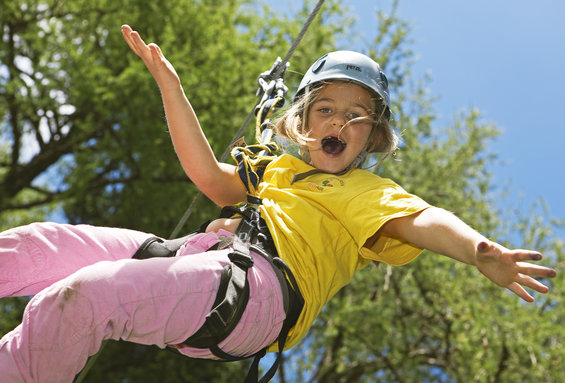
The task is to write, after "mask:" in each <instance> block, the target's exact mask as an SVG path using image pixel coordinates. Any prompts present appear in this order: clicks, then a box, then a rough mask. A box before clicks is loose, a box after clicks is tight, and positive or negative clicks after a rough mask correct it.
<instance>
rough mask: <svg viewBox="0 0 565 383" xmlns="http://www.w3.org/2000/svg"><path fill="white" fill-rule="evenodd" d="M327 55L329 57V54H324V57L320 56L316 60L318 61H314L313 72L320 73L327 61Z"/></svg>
mask: <svg viewBox="0 0 565 383" xmlns="http://www.w3.org/2000/svg"><path fill="white" fill-rule="evenodd" d="M326 57H328V55H327V54H326V55H324V56H322V57H320V58H319V59H318V61H316V62H315V63H314V65H312V72H313V73H318V72H319V71H320V70H321V69H322V67H323V66H324V64H325V63H326Z"/></svg>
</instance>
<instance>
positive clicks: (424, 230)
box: [381, 207, 555, 302]
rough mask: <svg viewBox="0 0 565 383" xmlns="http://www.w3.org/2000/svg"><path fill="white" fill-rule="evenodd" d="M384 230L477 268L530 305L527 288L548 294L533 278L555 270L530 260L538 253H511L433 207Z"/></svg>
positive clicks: (543, 286) (395, 222) (392, 221)
mask: <svg viewBox="0 0 565 383" xmlns="http://www.w3.org/2000/svg"><path fill="white" fill-rule="evenodd" d="M381 231H382V232H383V233H385V234H387V235H389V236H392V237H395V238H400V239H402V240H404V241H407V242H410V243H412V244H414V245H416V246H418V247H421V248H424V249H428V250H431V251H433V252H436V253H439V254H443V255H446V256H448V257H451V258H453V259H456V260H458V261H461V262H464V263H467V264H470V265H475V266H476V267H477V268H478V269H479V271H480V272H481V273H483V274H484V275H485V276H486V277H487V278H489V279H490V280H491V281H492V282H494V283H496V284H497V285H499V286H501V287H505V288H508V289H509V290H510V291H512V292H513V293H515V294H516V295H518V296H519V297H520V298H522V299H524V300H525V301H527V302H533V301H534V298H533V297H532V296H531V295H530V294H529V293H528V292H527V291H526V290H525V289H524V287H528V288H531V289H533V290H535V291H538V292H540V293H547V291H548V290H549V289H548V288H547V286H545V285H543V284H542V283H540V282H538V281H537V280H536V279H534V277H542V278H552V277H554V276H555V270H553V269H550V268H548V267H543V266H539V265H536V264H532V263H529V262H527V261H539V260H540V259H541V258H542V255H541V254H540V253H539V252H537V251H530V250H509V249H507V248H505V247H504V246H502V245H500V244H498V243H496V242H492V241H490V240H489V239H487V238H485V237H484V236H482V235H481V234H479V233H478V232H476V231H475V230H473V229H472V228H471V227H469V226H468V225H467V224H465V223H464V222H463V221H461V220H460V219H459V218H457V217H456V216H455V215H453V214H452V213H450V212H448V211H446V210H443V209H440V208H436V207H432V208H429V209H426V210H424V211H422V212H420V213H418V214H414V215H411V216H408V217H403V218H396V219H393V220H391V221H389V222H387V223H386V224H385V225H383V227H382V228H381Z"/></svg>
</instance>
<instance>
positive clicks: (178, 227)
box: [74, 0, 325, 383]
mask: <svg viewBox="0 0 565 383" xmlns="http://www.w3.org/2000/svg"><path fill="white" fill-rule="evenodd" d="M324 1H325V0H318V3H317V4H316V6H315V7H314V9H313V10H312V12H310V16H308V19H307V20H306V22H305V23H304V25H303V26H302V29H301V30H300V33H298V35H297V36H296V38H295V39H294V41H293V42H292V45H291V46H290V48H289V50H288V52H287V53H286V55H285V57H284V59H283V60H282V61H281V62H279V63H278V65H277V66H276V67H275V68H274V71H273V73H272V78H278V77H280V76H281V75H282V74H283V73H284V71H285V70H286V67H287V63H288V62H289V60H290V58H291V57H292V55H293V54H294V51H295V50H296V48H297V47H298V45H299V44H300V42H301V41H302V38H303V37H304V35H305V34H306V32H307V31H308V28H309V27H310V24H312V22H313V21H314V18H315V17H316V15H317V14H318V12H319V11H320V9H321V8H322V5H323V4H324ZM258 96H262V93H260V94H258ZM260 103H261V97H260V98H259V99H258V101H257V102H256V103H255V105H254V106H253V108H252V109H251V112H250V113H249V114H248V115H247V117H246V118H245V121H244V122H243V124H242V125H241V127H240V128H239V129H238V131H237V132H236V133H235V135H234V137H233V138H232V141H231V142H230V144H229V145H228V147H227V148H226V149H225V150H224V152H223V153H222V155H221V157H220V162H224V161H225V160H226V159H227V158H228V155H229V154H230V151H231V147H232V145H234V144H235V143H236V142H237V140H238V139H239V137H241V136H242V135H243V133H244V132H245V130H246V129H247V126H248V125H249V123H250V122H251V119H252V118H253V117H254V116H255V110H256V108H257V106H259V104H260ZM201 197H202V192H201V191H198V193H197V194H196V195H195V196H194V198H193V199H192V202H191V203H190V205H189V206H188V208H187V209H186V211H185V212H184V214H183V216H182V217H181V219H180V220H179V222H178V223H177V225H176V226H175V228H174V229H173V231H172V232H171V235H170V236H169V238H175V237H176V236H177V235H178V233H179V232H180V230H181V229H182V227H183V226H184V224H185V223H186V221H188V219H189V218H190V216H191V215H192V212H193V211H194V208H195V207H196V205H197V204H198V202H199V201H200V198H201ZM103 346H104V344H102V347H101V348H100V350H99V351H98V353H97V354H96V355H94V356H93V357H91V358H89V360H88V362H87V363H86V365H85V367H84V368H83V370H82V371H81V373H80V374H79V375H78V376H77V378H76V380H75V381H74V383H82V381H83V380H84V379H85V377H86V375H87V374H88V371H89V370H90V369H91V368H92V366H93V365H94V362H95V361H96V359H97V358H98V356H99V355H100V353H101V351H102V348H103Z"/></svg>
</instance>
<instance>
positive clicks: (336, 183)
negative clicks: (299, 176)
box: [308, 176, 345, 192]
mask: <svg viewBox="0 0 565 383" xmlns="http://www.w3.org/2000/svg"><path fill="white" fill-rule="evenodd" d="M344 185H345V183H344V182H343V180H342V179H341V178H338V177H333V176H332V177H328V178H326V179H324V180H322V181H321V182H308V187H309V188H310V189H312V190H317V191H321V192H323V191H325V190H327V189H333V188H336V187H343V186H344Z"/></svg>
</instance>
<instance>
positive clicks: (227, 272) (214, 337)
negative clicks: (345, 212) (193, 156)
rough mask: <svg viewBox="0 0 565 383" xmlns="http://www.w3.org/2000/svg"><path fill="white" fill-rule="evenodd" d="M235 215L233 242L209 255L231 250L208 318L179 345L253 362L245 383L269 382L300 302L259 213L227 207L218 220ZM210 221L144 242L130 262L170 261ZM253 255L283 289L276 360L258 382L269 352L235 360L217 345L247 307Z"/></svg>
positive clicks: (250, 207)
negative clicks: (171, 236) (178, 234)
mask: <svg viewBox="0 0 565 383" xmlns="http://www.w3.org/2000/svg"><path fill="white" fill-rule="evenodd" d="M234 215H239V216H241V217H242V220H241V223H240V224H239V226H238V228H237V230H236V233H235V235H234V236H233V237H231V241H229V242H225V243H218V244H216V245H214V246H213V247H212V248H210V249H209V250H215V249H221V248H224V247H227V246H229V245H231V246H232V251H231V252H230V254H229V255H228V257H229V258H230V261H231V262H230V264H228V265H226V266H225V267H224V269H223V270H222V274H221V277H220V285H219V287H218V292H217V295H216V299H215V301H214V304H213V305H212V310H211V311H210V313H209V314H208V315H207V316H206V319H205V321H204V324H203V325H202V326H201V327H200V329H198V330H197V331H196V333H194V334H193V335H192V336H190V337H189V338H188V339H187V340H186V341H184V342H183V343H184V344H186V345H188V346H190V347H196V348H207V349H209V350H210V351H211V352H212V353H213V354H214V355H215V356H217V357H218V358H219V359H220V360H221V361H237V360H242V359H248V358H250V357H254V359H253V362H252V363H251V367H250V370H249V373H248V375H247V377H246V379H245V381H244V383H256V382H258V383H266V382H268V381H269V380H271V379H272V378H273V376H274V375H275V373H276V371H277V369H278V367H279V366H280V363H281V356H282V351H283V349H284V345H285V343H286V338H287V337H288V333H289V331H290V329H291V328H292V327H293V326H294V325H295V324H296V321H297V320H298V317H299V316H300V313H301V312H302V307H303V306H304V299H303V298H302V295H301V294H300V290H299V289H298V285H297V283H296V280H295V279H294V276H293V275H292V272H291V271H290V269H289V267H288V266H287V265H286V264H285V263H284V261H283V260H282V259H281V258H279V257H278V253H277V250H276V247H275V245H274V243H273V240H272V238H271V236H270V233H269V230H268V228H267V225H266V223H265V221H264V220H263V219H262V218H261V217H260V214H259V211H258V210H257V209H255V208H254V207H252V206H248V205H245V206H228V207H225V208H223V209H222V212H221V214H220V217H222V218H228V217H232V216H234ZM207 225H208V222H207V223H205V224H204V225H202V226H201V227H200V229H199V230H197V231H195V232H193V233H190V234H188V235H187V236H185V237H182V238H178V239H174V240H164V239H161V238H158V237H151V238H148V239H147V240H146V241H145V242H144V243H143V244H142V245H141V246H140V248H139V249H138V250H137V251H136V253H135V255H134V256H133V258H136V259H146V258H151V257H172V256H174V255H175V254H176V251H177V250H178V249H179V248H180V246H181V245H182V244H183V243H185V242H186V241H188V240H189V239H190V238H191V237H192V236H194V235H196V234H197V233H202V232H204V231H205V229H206V226H207ZM251 251H253V252H255V253H257V254H259V255H261V256H262V257H263V258H264V259H266V260H267V261H269V263H270V264H271V266H272V267H273V270H274V271H275V274H276V276H277V278H278V280H279V283H280V286H281V292H282V297H283V304H284V309H285V313H286V318H285V320H284V322H283V326H282V328H281V332H280V334H279V337H278V339H277V341H278V352H277V358H276V360H275V362H274V363H273V365H272V366H271V367H270V368H269V370H268V371H267V372H266V373H265V375H264V376H263V377H262V378H261V379H260V380H259V377H258V375H259V362H260V360H261V358H262V357H263V356H265V354H266V352H267V348H264V349H262V350H260V351H259V352H257V353H256V354H254V355H250V356H244V357H239V356H233V355H230V354H228V353H226V352H225V351H223V350H222V349H221V348H220V347H219V346H218V345H219V344H220V343H221V342H222V341H223V340H224V339H226V338H227V337H228V336H229V335H230V334H231V332H232V331H233V329H234V328H235V327H236V326H237V324H238V323H239V320H240V319H241V316H242V315H243V312H244V311H245V308H246V307H247V302H248V301H249V282H248V281H247V272H248V270H249V268H251V267H253V258H252V257H251V255H250V252H251Z"/></svg>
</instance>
